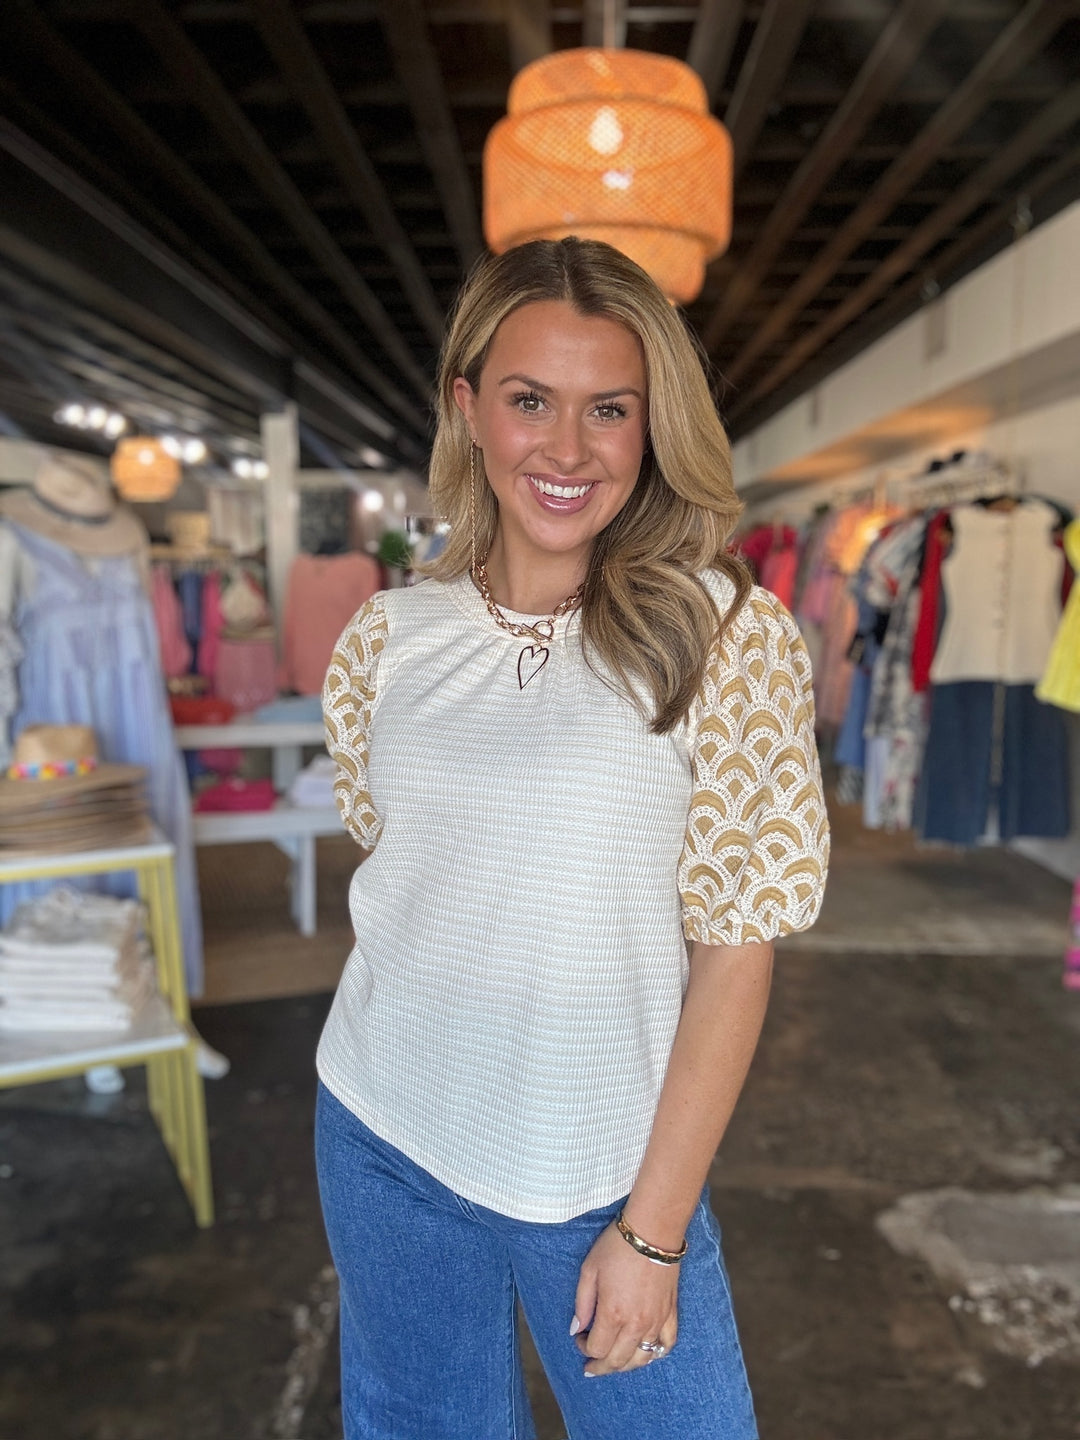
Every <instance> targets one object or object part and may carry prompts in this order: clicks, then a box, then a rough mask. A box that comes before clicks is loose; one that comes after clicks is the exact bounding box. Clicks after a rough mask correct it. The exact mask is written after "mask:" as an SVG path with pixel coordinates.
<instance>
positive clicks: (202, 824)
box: [191, 800, 344, 845]
mask: <svg viewBox="0 0 1080 1440" xmlns="http://www.w3.org/2000/svg"><path fill="white" fill-rule="evenodd" d="M191 820H192V825H193V827H194V832H195V843H196V844H197V845H231V844H234V843H235V842H237V841H240V840H274V841H277V840H281V839H283V838H288V837H289V836H293V835H295V836H297V837H300V838H304V837H307V836H312V837H313V836H315V835H341V834H343V833H344V829H343V826H342V823H341V816H340V814H339V813H338V808H337V806H336V805H294V804H293V803H292V801H291V800H279V801H278V802H277V804H276V805H275V806H274V807H273V809H272V810H205V811H201V812H196V813H195V814H194V815H192V817H191Z"/></svg>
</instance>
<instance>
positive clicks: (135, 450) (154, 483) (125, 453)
mask: <svg viewBox="0 0 1080 1440" xmlns="http://www.w3.org/2000/svg"><path fill="white" fill-rule="evenodd" d="M109 469H110V472H111V474H112V478H113V484H114V485H115V486H116V488H117V490H118V491H119V493H120V494H121V495H122V496H123V497H124V499H125V500H132V501H135V502H143V503H146V502H149V501H153V500H168V499H169V498H170V496H172V495H174V494H175V493H176V490H177V488H178V486H179V484H180V478H181V472H180V462H179V461H178V460H177V459H176V458H175V456H173V455H170V454H169V452H168V450H166V449H165V446H164V445H163V444H162V443H161V441H160V440H156V439H154V438H153V436H150V435H130V436H129V437H128V438H127V439H126V440H121V441H120V443H119V445H117V447H116V449H115V450H114V451H113V456H112V460H111V461H110V464H109Z"/></svg>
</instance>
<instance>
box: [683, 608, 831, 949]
mask: <svg viewBox="0 0 1080 1440" xmlns="http://www.w3.org/2000/svg"><path fill="white" fill-rule="evenodd" d="M690 751H691V765H692V769H693V776H694V794H693V798H692V799H691V801H690V815H689V819H688V822H687V830H686V840H685V844H684V846H683V852H682V857H681V859H680V862H679V879H678V883H679V893H680V896H681V898H682V911H683V930H684V932H685V934H686V936H687V938H688V939H690V940H700V941H703V942H704V943H705V944H707V945H742V944H746V943H748V942H750V941H770V940H775V939H777V938H778V937H779V936H782V935H789V934H791V933H792V932H793V931H796V930H805V929H806V928H807V927H808V926H810V925H812V924H813V923H814V921H815V919H816V918H817V914H818V911H819V909H820V908H821V900H822V895H823V893H824V888H825V874H826V869H827V866H828V858H829V823H828V818H827V816H826V812H825V802H824V798H823V795H822V786H821V772H820V769H819V766H818V757H817V746H816V744H815V741H814V695H813V689H812V685H811V675H810V659H809V656H808V655H807V653H806V647H805V645H804V644H803V641H802V637H801V636H800V635H799V632H798V629H797V627H796V625H795V621H794V620H793V619H792V618H791V616H790V615H789V614H788V612H787V610H785V608H784V606H783V605H782V604H781V603H780V601H779V600H777V599H776V598H775V597H774V596H772V595H770V594H769V593H768V592H767V591H764V590H760V589H755V590H754V591H753V593H752V595H751V598H750V599H749V600H748V601H747V603H746V604H745V605H744V606H743V608H742V610H741V611H740V612H739V614H738V615H737V616H736V618H735V620H734V621H733V623H732V625H731V626H730V627H729V629H728V631H727V633H726V634H725V636H724V637H723V639H722V640H721V641H720V642H719V644H718V645H717V647H716V649H715V650H714V651H713V654H712V655H711V656H710V659H709V664H708V667H707V669H706V672H705V681H704V684H703V685H702V689H701V693H700V694H699V696H698V699H697V702H696V704H695V706H694V708H693V710H692V711H691V714H690Z"/></svg>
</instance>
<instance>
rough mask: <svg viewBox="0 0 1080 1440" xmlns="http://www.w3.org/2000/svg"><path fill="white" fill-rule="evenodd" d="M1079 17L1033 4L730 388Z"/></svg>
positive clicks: (813, 274) (1056, 0)
mask: <svg viewBox="0 0 1080 1440" xmlns="http://www.w3.org/2000/svg"><path fill="white" fill-rule="evenodd" d="M1075 10H1076V6H1075V4H1074V3H1070V0H1028V3H1027V4H1026V5H1025V6H1024V8H1023V10H1021V11H1020V13H1019V14H1018V15H1017V16H1016V17H1015V19H1014V20H1013V21H1012V23H1011V24H1010V25H1007V26H1006V27H1005V29H1004V30H1002V31H1001V33H1000V34H999V35H998V37H997V39H996V40H995V41H994V43H993V45H991V46H990V48H989V49H988V50H987V51H986V52H985V53H984V54H983V56H982V58H981V59H980V60H979V62H978V64H976V66H975V67H974V69H973V70H972V71H971V72H970V73H969V75H968V77H967V79H966V80H964V81H962V82H961V84H960V85H958V86H957V88H956V90H955V91H954V92H953V94H952V96H951V97H950V98H949V100H947V101H946V102H945V104H944V105H942V107H941V108H940V109H939V110H937V111H936V112H935V113H934V115H933V116H932V117H931V119H930V120H929V121H928V122H927V124H926V125H925V126H924V127H923V129H922V130H920V131H919V133H918V135H916V137H915V139H914V140H913V141H912V142H911V144H910V145H908V146H907V148H906V149H905V150H904V152H903V153H902V154H901V155H900V156H899V157H898V158H897V159H896V160H894V161H893V163H892V164H891V165H890V166H889V168H888V169H887V170H886V171H885V173H884V175H883V176H882V177H881V179H880V180H879V181H878V182H877V184H876V185H875V186H874V188H873V189H872V190H871V191H870V194H869V195H868V196H867V197H866V199H865V200H864V201H863V203H862V204H861V205H860V206H858V208H857V209H855V210H853V211H852V212H851V214H850V215H849V216H848V217H847V219H846V220H844V222H843V223H842V224H841V225H840V226H839V227H838V228H837V230H836V233H835V235H834V236H833V238H832V240H830V241H829V243H828V244H827V245H825V246H823V247H822V249H821V250H820V251H819V252H818V254H817V255H816V256H815V257H814V259H813V260H812V261H811V262H810V263H809V264H808V265H807V266H806V268H805V270H804V271H803V274H802V275H801V276H800V278H799V279H798V280H797V281H796V283H795V284H794V285H793V286H792V287H791V289H790V291H789V292H788V295H787V297H786V298H785V300H784V302H783V304H781V305H778V306H777V307H776V308H775V310H773V312H772V313H771V315H770V316H769V318H768V320H767V321H766V322H765V324H764V325H762V326H760V327H759V328H758V329H757V330H756V331H755V333H754V335H753V336H752V337H751V339H750V341H749V342H748V344H747V345H745V346H744V347H743V349H742V350H741V351H740V352H739V353H738V355H736V356H735V358H734V359H733V360H732V361H730V362H727V363H725V365H724V373H725V377H726V378H727V380H728V383H729V384H732V385H737V384H738V382H739V381H740V380H741V379H742V378H743V376H745V375H746V374H747V373H748V371H749V370H750V367H751V366H752V365H753V364H754V362H755V361H756V360H757V359H758V357H759V356H760V355H762V354H763V353H764V352H765V351H766V350H767V349H768V347H769V346H770V345H772V344H773V343H774V341H776V340H777V339H779V337H780V336H782V335H783V334H784V332H785V331H786V330H787V329H788V327H789V326H790V325H791V324H792V323H793V321H794V320H795V319H796V318H797V317H798V315H799V314H800V313H801V311H802V310H804V309H805V308H806V306H807V305H808V304H809V303H810V301H811V300H813V298H814V296H815V295H816V294H817V293H818V291H819V290H821V289H822V288H823V287H824V286H825V285H827V284H828V283H829V281H830V280H831V279H832V277H833V275H834V274H835V273H836V268H837V266H838V265H839V264H840V263H841V262H842V261H844V260H846V259H847V258H848V256H849V255H851V254H852V252H853V251H855V250H857V249H858V247H859V246H860V245H861V244H862V243H863V241H864V240H865V238H866V236H867V235H868V234H869V233H870V232H871V231H872V230H873V229H874V227H875V226H876V225H879V224H880V223H881V221H882V220H884V219H885V218H886V216H888V214H889V213H890V211H892V210H893V209H894V208H895V207H896V205H898V204H899V203H900V202H901V201H902V200H903V198H904V195H905V194H906V192H907V191H908V190H909V189H910V188H911V187H912V186H913V185H914V184H915V182H916V181H917V180H918V179H919V177H920V176H921V175H923V174H925V172H926V171H927V170H928V169H929V168H930V166H931V165H932V164H933V163H934V161H935V160H937V159H938V158H939V157H940V156H941V155H942V154H943V152H944V151H945V150H946V149H947V148H948V146H949V144H950V143H951V142H952V141H954V140H956V139H957V138H958V137H959V136H960V135H962V134H963V132H964V131H965V130H966V129H967V128H968V127H969V126H970V125H971V124H972V123H973V122H974V121H975V119H976V118H977V117H978V115H979V114H980V112H981V111H982V110H983V109H984V108H985V107H986V105H987V104H988V103H989V101H990V100H992V99H993V97H994V94H995V92H996V87H997V86H998V84H1000V82H1001V81H1002V80H1004V79H1005V78H1006V77H1008V76H1009V75H1012V74H1015V73H1016V71H1017V70H1019V69H1020V68H1021V67H1022V66H1023V65H1025V64H1026V63H1027V62H1028V60H1030V59H1031V57H1032V56H1033V55H1034V54H1036V53H1037V52H1038V51H1039V50H1040V49H1041V48H1042V46H1043V45H1045V44H1046V42H1047V41H1048V40H1049V39H1050V38H1051V37H1052V36H1053V35H1054V33H1055V32H1056V31H1057V30H1058V29H1059V28H1060V26H1061V25H1062V23H1063V22H1064V21H1065V20H1066V19H1068V18H1069V16H1070V14H1075Z"/></svg>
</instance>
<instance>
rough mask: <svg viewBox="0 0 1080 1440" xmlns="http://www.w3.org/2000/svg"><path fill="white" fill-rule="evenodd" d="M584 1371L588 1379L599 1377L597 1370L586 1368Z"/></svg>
mask: <svg viewBox="0 0 1080 1440" xmlns="http://www.w3.org/2000/svg"><path fill="white" fill-rule="evenodd" d="M582 1373H583V1374H584V1376H585V1379H586V1380H595V1379H597V1374H596V1371H595V1370H585V1371H583V1372H582Z"/></svg>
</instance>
